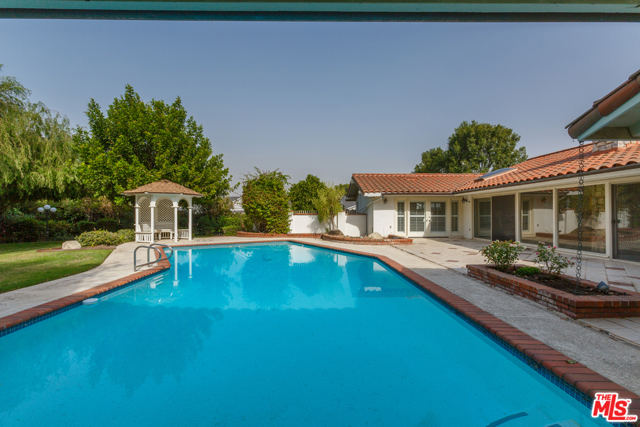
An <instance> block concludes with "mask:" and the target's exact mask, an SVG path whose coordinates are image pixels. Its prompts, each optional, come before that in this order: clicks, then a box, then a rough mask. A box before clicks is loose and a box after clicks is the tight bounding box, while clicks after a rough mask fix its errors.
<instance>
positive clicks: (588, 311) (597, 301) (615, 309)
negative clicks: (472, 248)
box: [467, 265, 640, 319]
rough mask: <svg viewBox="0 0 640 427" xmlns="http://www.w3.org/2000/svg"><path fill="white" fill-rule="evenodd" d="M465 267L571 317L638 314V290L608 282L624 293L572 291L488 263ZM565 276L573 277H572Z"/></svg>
mask: <svg viewBox="0 0 640 427" xmlns="http://www.w3.org/2000/svg"><path fill="white" fill-rule="evenodd" d="M467 270H468V275H469V276H471V277H473V278H476V279H478V280H482V281H483V282H485V283H488V284H490V285H493V286H497V287H499V288H502V289H505V290H507V291H510V292H513V293H514V294H516V295H519V296H521V297H525V298H528V299H530V300H532V301H535V302H537V303H538V304H542V305H545V306H547V307H548V308H551V309H553V310H556V311H560V312H562V313H564V314H566V315H567V316H569V317H572V318H574V319H583V318H599V317H637V316H640V293H638V292H629V291H626V290H623V289H619V288H615V286H611V289H612V290H616V291H619V292H626V293H627V295H618V296H605V295H602V296H582V295H573V294H570V293H568V292H563V291H560V290H557V289H554V288H551V287H549V286H544V285H539V284H538V283H535V282H532V281H529V280H526V279H522V278H520V277H517V276H514V275H511V274H507V273H502V272H500V271H498V270H495V269H493V268H491V267H490V266H487V265H467ZM564 277H565V278H567V279H570V280H571V279H572V277H568V276H564ZM582 283H584V284H585V285H588V286H592V287H595V286H596V285H597V283H595V282H591V281H589V280H583V281H582Z"/></svg>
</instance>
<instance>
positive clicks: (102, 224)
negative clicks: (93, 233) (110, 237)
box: [96, 218, 120, 233]
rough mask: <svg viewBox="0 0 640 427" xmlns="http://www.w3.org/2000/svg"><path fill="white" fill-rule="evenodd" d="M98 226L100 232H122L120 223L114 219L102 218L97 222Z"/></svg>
mask: <svg viewBox="0 0 640 427" xmlns="http://www.w3.org/2000/svg"><path fill="white" fill-rule="evenodd" d="M96 226H97V228H98V230H107V231H111V232H114V233H115V232H116V231H118V230H120V223H119V222H118V220H117V219H113V218H100V219H99V220H97V221H96Z"/></svg>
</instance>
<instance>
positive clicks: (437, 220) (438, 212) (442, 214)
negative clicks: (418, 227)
mask: <svg viewBox="0 0 640 427" xmlns="http://www.w3.org/2000/svg"><path fill="white" fill-rule="evenodd" d="M446 227H447V204H446V203H445V202H431V232H432V233H442V232H445V231H447V228H446Z"/></svg>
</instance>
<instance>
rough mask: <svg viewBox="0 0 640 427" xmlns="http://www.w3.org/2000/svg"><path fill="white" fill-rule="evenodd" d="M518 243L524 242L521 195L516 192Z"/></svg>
mask: <svg viewBox="0 0 640 427" xmlns="http://www.w3.org/2000/svg"><path fill="white" fill-rule="evenodd" d="M515 198H516V218H515V219H516V233H515V235H516V241H517V242H519V241H521V240H522V236H521V234H522V227H521V226H520V205H521V202H520V193H519V192H516V197H515Z"/></svg>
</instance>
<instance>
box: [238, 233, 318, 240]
mask: <svg viewBox="0 0 640 427" xmlns="http://www.w3.org/2000/svg"><path fill="white" fill-rule="evenodd" d="M236 236H238V237H251V238H258V239H261V238H262V239H271V238H274V237H277V238H290V237H299V238H311V239H319V238H320V237H322V234H321V233H289V234H284V233H283V234H277V233H253V232H251V231H238V232H236Z"/></svg>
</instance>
